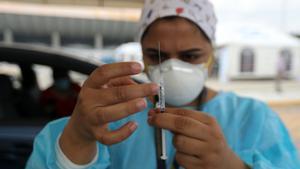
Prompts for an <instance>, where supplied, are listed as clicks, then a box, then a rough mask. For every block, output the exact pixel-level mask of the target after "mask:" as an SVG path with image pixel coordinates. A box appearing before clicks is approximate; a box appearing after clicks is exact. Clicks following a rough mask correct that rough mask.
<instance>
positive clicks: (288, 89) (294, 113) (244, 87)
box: [207, 80, 300, 153]
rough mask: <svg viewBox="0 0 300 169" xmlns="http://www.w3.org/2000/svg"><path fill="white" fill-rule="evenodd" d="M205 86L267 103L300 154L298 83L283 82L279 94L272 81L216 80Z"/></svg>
mask: <svg viewBox="0 0 300 169" xmlns="http://www.w3.org/2000/svg"><path fill="white" fill-rule="evenodd" d="M207 86H209V87H211V88H213V89H216V90H223V91H234V92H236V93H238V94H239V95H243V96H248V97H253V98H256V99H259V100H263V101H265V102H267V103H268V104H269V105H270V106H271V107H272V108H273V110H274V111H275V112H277V113H278V114H279V116H280V117H281V119H282V120H283V122H284V123H285V125H286V127H287V128H288V130H289V132H290V134H291V136H292V137H293V139H294V142H295V144H296V146H297V147H298V150H299V153H300V82H298V81H285V82H283V84H282V89H283V92H281V93H277V92H276V91H275V84H274V81H233V82H230V83H228V84H220V83H218V82H217V81H216V80H209V81H208V83H207Z"/></svg>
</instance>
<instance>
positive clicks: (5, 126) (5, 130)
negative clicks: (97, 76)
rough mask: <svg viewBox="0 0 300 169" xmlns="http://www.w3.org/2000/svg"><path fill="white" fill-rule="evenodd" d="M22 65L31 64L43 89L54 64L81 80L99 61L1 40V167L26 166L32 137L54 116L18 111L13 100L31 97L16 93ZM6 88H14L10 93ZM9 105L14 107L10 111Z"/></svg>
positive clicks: (16, 167) (17, 168) (74, 78)
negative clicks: (7, 95)
mask: <svg viewBox="0 0 300 169" xmlns="http://www.w3.org/2000/svg"><path fill="white" fill-rule="evenodd" d="M23 65H31V66H32V70H33V73H34V74H35V76H36V77H37V81H38V85H39V87H40V88H41V90H44V89H46V88H47V87H48V86H49V85H51V83H52V82H51V81H52V77H51V73H49V72H51V70H52V69H53V68H64V69H67V70H70V71H71V77H72V76H73V80H74V81H77V82H78V83H82V82H83V81H84V80H85V78H87V76H88V75H89V74H90V73H91V72H92V71H93V70H94V69H95V68H97V66H99V65H101V63H98V62H96V61H89V60H83V59H81V58H78V57H75V56H71V55H69V54H65V53H62V52H58V51H54V50H52V49H50V48H46V47H32V46H24V45H16V44H14V45H4V44H0V74H1V75H0V80H2V81H3V83H2V84H0V97H2V98H3V99H2V100H1V99H0V102H2V103H3V104H2V103H0V168H5V169H19V168H24V167H25V164H26V161H27V159H28V157H29V155H30V153H31V151H32V145H33V140H34V137H35V136H36V134H37V133H38V132H39V131H40V130H41V129H42V128H43V126H44V125H45V124H46V123H48V122H49V121H50V120H53V118H52V117H51V116H49V115H46V114H43V113H39V112H38V113H33V112H26V113H24V112H18V111H19V109H18V108H20V107H18V104H16V103H17V102H18V103H27V102H28V99H30V98H21V100H20V98H19V96H18V91H19V90H20V89H22V83H21V82H20V80H21V79H22V77H20V76H21V74H22V66H23ZM23 80H24V79H23ZM25 80H26V79H25ZM0 83H1V82H0ZM10 85H11V87H9V86H10ZM1 87H2V88H1ZM9 90H12V91H13V92H11V93H9ZM1 91H5V92H2V93H1ZM5 94H11V95H12V96H13V97H7V98H10V99H11V100H10V99H7V98H5V97H4V95H5ZM22 99H23V100H22ZM26 101H27V102H26ZM9 104H14V105H13V106H9ZM1 105H2V107H1ZM3 105H4V106H3ZM16 105H17V106H16ZM1 108H2V112H1ZM10 108H11V109H15V111H10V110H11V109H10ZM5 110H6V111H5Z"/></svg>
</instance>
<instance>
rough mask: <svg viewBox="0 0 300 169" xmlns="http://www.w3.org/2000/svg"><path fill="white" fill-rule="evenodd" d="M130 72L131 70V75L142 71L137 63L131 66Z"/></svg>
mask: <svg viewBox="0 0 300 169" xmlns="http://www.w3.org/2000/svg"><path fill="white" fill-rule="evenodd" d="M131 70H132V72H133V73H140V72H141V70H142V67H141V65H140V64H139V63H133V64H132V65H131Z"/></svg>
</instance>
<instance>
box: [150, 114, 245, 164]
mask: <svg viewBox="0 0 300 169" xmlns="http://www.w3.org/2000/svg"><path fill="white" fill-rule="evenodd" d="M148 122H149V124H150V125H153V126H156V127H158V128H163V129H167V130H170V131H172V132H173V133H174V138H173V144H174V146H175V148H176V150H177V152H176V157H175V158H176V161H177V163H178V164H179V165H180V166H182V167H184V168H185V169H246V168H247V167H246V165H245V164H244V163H243V161H242V160H241V159H240V158H239V157H238V156H237V155H235V153H234V152H233V151H232V150H231V149H230V148H229V147H228V145H227V143H226V140H225V137H224V135H223V133H222V130H221V128H220V127H219V125H218V123H217V121H216V119H215V118H214V117H211V116H209V115H208V114H206V113H203V112H198V111H193V110H186V109H178V108H166V111H165V112H164V113H158V111H157V110H156V111H155V110H151V111H150V112H149V119H148Z"/></svg>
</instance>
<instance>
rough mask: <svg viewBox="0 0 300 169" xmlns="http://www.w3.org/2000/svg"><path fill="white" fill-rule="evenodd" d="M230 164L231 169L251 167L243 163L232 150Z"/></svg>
mask: <svg viewBox="0 0 300 169" xmlns="http://www.w3.org/2000/svg"><path fill="white" fill-rule="evenodd" d="M229 153H230V155H229V157H230V163H229V167H228V168H230V169H250V167H249V166H248V165H247V164H246V163H245V162H243V161H242V160H241V159H240V158H239V157H238V156H237V155H236V154H235V153H234V152H233V151H232V150H230V152H229Z"/></svg>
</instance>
